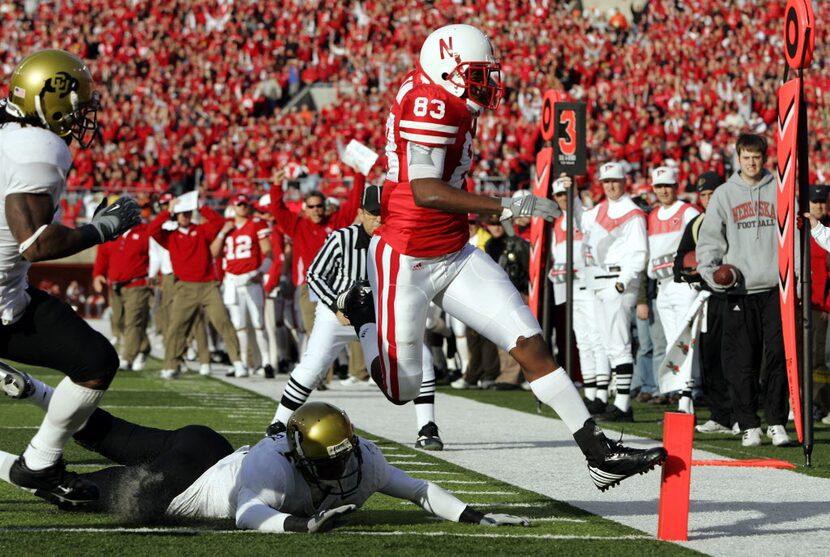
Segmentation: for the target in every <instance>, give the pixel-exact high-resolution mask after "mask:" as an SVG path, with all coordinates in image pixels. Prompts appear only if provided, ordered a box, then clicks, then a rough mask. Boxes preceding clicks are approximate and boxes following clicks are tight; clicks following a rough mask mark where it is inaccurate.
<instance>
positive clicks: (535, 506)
mask: <svg viewBox="0 0 830 557" xmlns="http://www.w3.org/2000/svg"><path fill="white" fill-rule="evenodd" d="M456 493H458V492H456ZM551 503H553V501H551V502H550V503H476V504H475V507H476V508H479V507H518V508H524V509H538V508H541V507H547V506H549V505H550V504H551ZM400 504H401V505H411V504H412V503H411V502H410V501H401V503H400Z"/></svg>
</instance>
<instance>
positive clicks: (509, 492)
mask: <svg viewBox="0 0 830 557" xmlns="http://www.w3.org/2000/svg"><path fill="white" fill-rule="evenodd" d="M451 493H455V494H456V495H518V494H519V493H518V492H516V491H455V490H452V491H451Z"/></svg>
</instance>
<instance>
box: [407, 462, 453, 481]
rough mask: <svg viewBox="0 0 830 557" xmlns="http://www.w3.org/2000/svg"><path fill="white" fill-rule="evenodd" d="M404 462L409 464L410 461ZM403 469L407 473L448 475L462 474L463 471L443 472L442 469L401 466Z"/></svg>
mask: <svg viewBox="0 0 830 557" xmlns="http://www.w3.org/2000/svg"><path fill="white" fill-rule="evenodd" d="M403 464H409V462H404V463H403ZM401 471H402V472H406V473H407V474H443V475H447V476H460V475H461V472H442V471H441V470H404V469H403V468H401ZM439 481H440V480H439Z"/></svg>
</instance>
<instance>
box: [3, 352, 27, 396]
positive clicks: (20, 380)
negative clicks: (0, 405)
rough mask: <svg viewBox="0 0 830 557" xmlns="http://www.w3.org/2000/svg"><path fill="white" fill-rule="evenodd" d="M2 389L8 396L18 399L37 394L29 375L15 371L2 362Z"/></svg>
mask: <svg viewBox="0 0 830 557" xmlns="http://www.w3.org/2000/svg"><path fill="white" fill-rule="evenodd" d="M0 389H2V391H3V392H4V393H6V396H8V397H11V398H16V399H23V398H28V397H29V396H31V394H32V393H33V392H35V386H34V385H33V384H32V378H31V377H29V374H28V373H24V372H22V371H20V370H18V369H14V368H13V367H12V366H10V365H9V364H7V363H6V362H2V361H0Z"/></svg>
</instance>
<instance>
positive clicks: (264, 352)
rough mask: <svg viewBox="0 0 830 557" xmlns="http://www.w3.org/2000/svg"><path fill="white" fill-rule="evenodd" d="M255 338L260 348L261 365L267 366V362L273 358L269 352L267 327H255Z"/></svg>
mask: <svg viewBox="0 0 830 557" xmlns="http://www.w3.org/2000/svg"><path fill="white" fill-rule="evenodd" d="M254 339H255V340H256V344H257V347H258V348H259V359H260V362H261V363H260V365H261V366H263V367H265V364H267V363H268V362H269V361H270V360H271V358H270V354H269V352H268V338H267V337H266V336H265V329H254ZM272 367H273V366H272Z"/></svg>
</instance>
